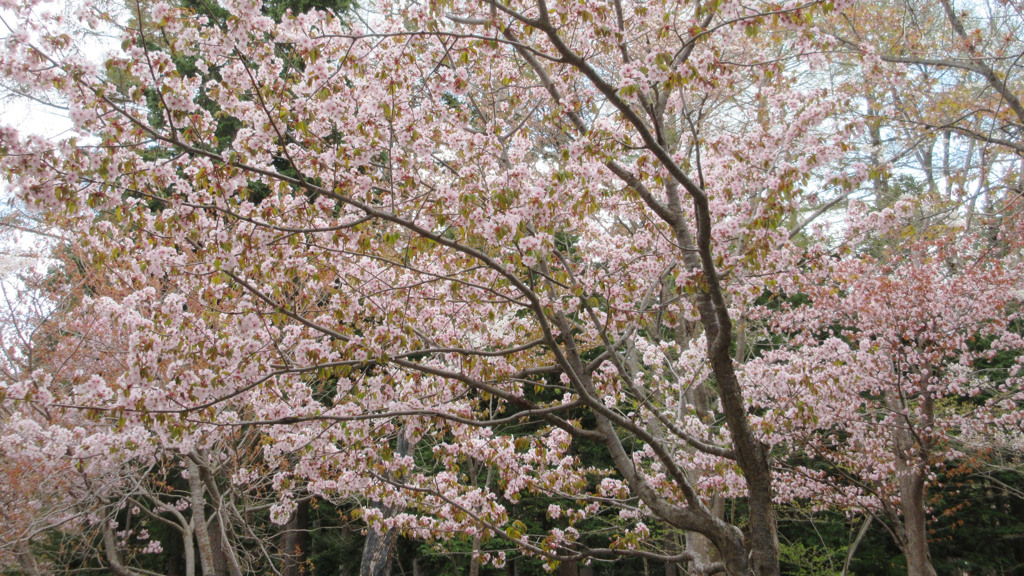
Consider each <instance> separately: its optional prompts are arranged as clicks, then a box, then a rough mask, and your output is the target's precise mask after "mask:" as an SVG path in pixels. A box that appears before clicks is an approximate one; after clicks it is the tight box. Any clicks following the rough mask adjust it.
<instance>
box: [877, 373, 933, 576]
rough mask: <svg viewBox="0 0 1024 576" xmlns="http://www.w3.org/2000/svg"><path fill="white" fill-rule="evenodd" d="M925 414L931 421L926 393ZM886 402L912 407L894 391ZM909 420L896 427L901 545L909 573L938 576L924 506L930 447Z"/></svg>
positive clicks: (903, 410) (900, 410) (904, 409)
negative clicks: (920, 440) (917, 437)
mask: <svg viewBox="0 0 1024 576" xmlns="http://www.w3.org/2000/svg"><path fill="white" fill-rule="evenodd" d="M929 375H930V373H929V372H928V371H924V374H923V375H922V381H923V382H927V381H928V376H929ZM921 402H922V405H921V407H920V409H921V412H922V417H923V419H924V420H925V422H924V423H925V424H927V423H928V422H929V421H930V419H931V410H932V406H931V400H930V398H929V397H928V396H927V394H926V395H924V399H923V400H922V401H921ZM886 404H887V405H888V406H887V407H888V408H889V409H890V410H893V411H894V412H895V413H896V414H909V412H910V410H911V408H910V407H909V406H907V405H906V403H905V402H904V401H903V400H902V399H901V398H899V397H898V396H897V393H896V392H895V391H893V390H890V391H889V392H888V393H887V394H886ZM910 427H911V423H910V422H909V421H907V422H905V423H900V424H898V425H896V426H894V429H893V438H894V448H895V461H896V475H897V478H898V481H899V492H900V513H901V514H902V516H903V517H902V519H901V525H902V526H901V527H902V530H900V532H901V533H902V534H901V536H902V538H901V539H902V540H903V541H902V542H900V547H901V548H902V549H903V554H904V555H905V556H906V558H907V576H935V568H934V567H933V566H932V560H931V554H930V552H929V550H928V527H927V515H926V513H925V506H924V493H925V484H924V479H925V471H924V469H923V464H922V463H921V459H922V458H923V456H924V453H925V452H926V451H927V449H928V447H927V446H920V445H918V444H917V442H916V440H915V437H914V434H913V433H912V432H911V429H910Z"/></svg>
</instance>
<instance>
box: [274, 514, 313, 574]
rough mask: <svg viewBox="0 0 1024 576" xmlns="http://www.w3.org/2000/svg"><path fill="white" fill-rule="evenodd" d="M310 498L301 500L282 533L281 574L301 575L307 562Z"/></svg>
mask: <svg viewBox="0 0 1024 576" xmlns="http://www.w3.org/2000/svg"><path fill="white" fill-rule="evenodd" d="M308 529H309V500H300V501H299V505H298V508H296V509H295V512H294V513H293V514H292V517H291V518H290V519H289V520H288V525H287V527H286V529H285V532H284V534H282V535H281V551H282V552H283V553H284V562H283V564H282V566H281V576H301V574H302V565H303V564H304V563H305V562H306V554H307V552H308V551H309V532H308Z"/></svg>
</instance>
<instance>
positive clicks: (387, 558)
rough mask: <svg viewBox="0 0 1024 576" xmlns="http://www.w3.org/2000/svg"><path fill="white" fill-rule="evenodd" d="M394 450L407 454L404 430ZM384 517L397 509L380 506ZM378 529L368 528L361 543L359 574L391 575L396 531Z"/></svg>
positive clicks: (402, 454)
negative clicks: (363, 541) (361, 554)
mask: <svg viewBox="0 0 1024 576" xmlns="http://www.w3.org/2000/svg"><path fill="white" fill-rule="evenodd" d="M395 449H396V450H395V451H396V452H397V453H398V454H399V455H400V456H407V455H408V454H409V451H410V450H412V446H411V445H410V444H409V441H408V440H407V439H406V437H405V431H404V430H402V431H401V432H399V434H398V440H397V441H396V446H395ZM381 511H382V512H383V513H384V518H389V517H391V516H392V515H393V514H395V513H396V512H398V510H396V509H394V508H391V507H387V506H381ZM381 530H382V531H378V530H377V529H375V528H370V530H369V531H368V533H367V535H366V543H365V544H364V545H363V560H362V563H361V564H360V565H359V576H391V565H392V564H394V561H395V549H396V547H397V546H398V532H397V531H395V530H384V529H383V528H382V529H381Z"/></svg>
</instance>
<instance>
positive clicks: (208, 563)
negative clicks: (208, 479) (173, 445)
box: [186, 458, 224, 576]
mask: <svg viewBox="0 0 1024 576" xmlns="http://www.w3.org/2000/svg"><path fill="white" fill-rule="evenodd" d="M186 460H187V461H188V487H189V490H190V491H191V493H192V529H193V531H194V532H195V537H196V546H197V547H198V548H199V566H200V567H201V568H202V570H203V576H224V575H223V573H221V572H218V571H217V566H216V562H214V555H213V544H212V542H211V541H210V529H209V525H208V524H207V523H206V498H205V497H204V495H203V491H204V490H205V488H204V487H203V478H202V472H201V471H200V470H199V464H197V463H196V462H195V461H194V460H192V459H191V458H187V459H186Z"/></svg>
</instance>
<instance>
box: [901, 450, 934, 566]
mask: <svg viewBox="0 0 1024 576" xmlns="http://www.w3.org/2000/svg"><path fill="white" fill-rule="evenodd" d="M898 468H899V466H897V469H898ZM900 509H901V511H902V512H903V530H904V533H905V535H906V543H905V545H904V547H903V554H904V555H905V556H906V557H907V576H936V574H935V568H934V567H933V566H932V558H931V553H930V552H929V549H928V527H927V518H926V514H925V509H924V475H923V474H921V473H920V472H919V471H917V470H914V471H909V472H908V473H906V474H901V475H900Z"/></svg>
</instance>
